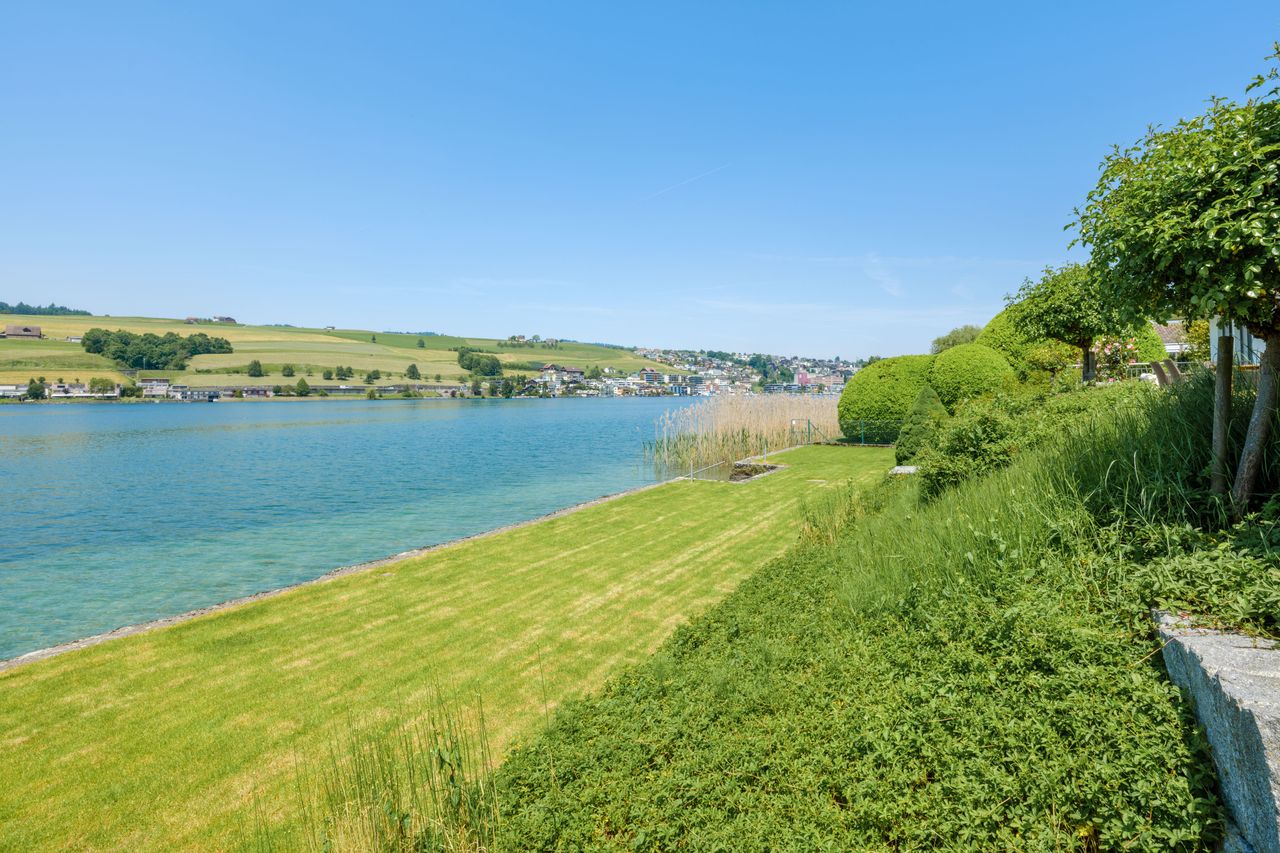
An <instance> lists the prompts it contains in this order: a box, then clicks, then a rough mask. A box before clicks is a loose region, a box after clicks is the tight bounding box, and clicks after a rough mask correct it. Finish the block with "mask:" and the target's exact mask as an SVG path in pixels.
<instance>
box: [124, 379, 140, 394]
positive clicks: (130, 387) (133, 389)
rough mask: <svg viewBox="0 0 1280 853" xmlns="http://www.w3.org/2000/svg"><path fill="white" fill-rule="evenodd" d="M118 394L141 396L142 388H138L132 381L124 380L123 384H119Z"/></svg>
mask: <svg viewBox="0 0 1280 853" xmlns="http://www.w3.org/2000/svg"><path fill="white" fill-rule="evenodd" d="M120 396H121V397H141V396H142V389H141V388H139V387H138V386H137V385H136V384H134V383H133V382H126V383H125V384H124V385H121V386H120Z"/></svg>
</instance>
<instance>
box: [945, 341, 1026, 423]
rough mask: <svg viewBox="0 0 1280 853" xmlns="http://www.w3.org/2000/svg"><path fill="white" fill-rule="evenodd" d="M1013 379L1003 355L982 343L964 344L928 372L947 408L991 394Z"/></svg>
mask: <svg viewBox="0 0 1280 853" xmlns="http://www.w3.org/2000/svg"><path fill="white" fill-rule="evenodd" d="M1013 377H1014V373H1013V369H1012V368H1011V367H1010V366H1009V362H1008V361H1006V360H1005V358H1004V356H1002V355H1001V354H1000V353H998V352H996V351H995V350H993V349H991V348H990V347H985V346H983V345H982V344H961V345H960V346H957V347H952V348H951V349H948V350H945V351H944V352H942V353H941V354H940V355H939V356H938V357H937V359H935V360H934V362H933V367H932V369H931V370H930V371H929V382H930V384H932V385H933V387H934V390H936V391H937V392H938V398H939V399H940V400H942V404H943V405H944V406H946V407H947V408H948V409H952V410H954V409H955V406H956V404H957V403H959V402H960V401H961V400H968V399H969V398H971V397H978V396H981V395H983V394H988V393H990V392H992V391H996V390H998V389H999V388H1001V387H1002V386H1003V385H1004V384H1005V383H1006V382H1007V381H1008V380H1010V379H1012V378H1013Z"/></svg>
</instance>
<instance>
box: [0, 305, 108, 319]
mask: <svg viewBox="0 0 1280 853" xmlns="http://www.w3.org/2000/svg"><path fill="white" fill-rule="evenodd" d="M0 314H43V315H45V316H47V317H92V316H93V315H92V314H90V313H89V312H88V311H81V310H79V309H77V308H68V307H67V306H65V305H55V304H54V303H52V302H50V303H49V304H48V305H28V304H27V303H25V302H18V303H17V304H15V305H10V304H9V303H8V302H0Z"/></svg>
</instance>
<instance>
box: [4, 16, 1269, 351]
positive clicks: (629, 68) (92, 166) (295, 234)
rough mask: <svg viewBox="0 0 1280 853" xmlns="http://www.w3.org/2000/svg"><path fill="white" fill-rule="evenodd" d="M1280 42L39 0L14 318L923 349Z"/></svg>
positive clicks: (1157, 30)
mask: <svg viewBox="0 0 1280 853" xmlns="http://www.w3.org/2000/svg"><path fill="white" fill-rule="evenodd" d="M1278 37H1280V5H1277V4H1276V3H1275V2H1274V0H1270V2H1256V3H1209V2H1191V3H1174V2H1150V3H1122V2H1114V0H1112V2H1108V3H1098V4H1090V3H1053V4H1048V3H1009V4H1006V5H1003V6H995V5H979V4H970V3H939V4H936V5H920V4H911V3H875V4H872V3H865V4H858V3H853V2H841V3H795V2H777V3H696V4H695V3H687V2H681V3H669V4H667V3H657V2H644V3H631V4H625V5H624V4H619V3H601V2H584V3H572V4H571V3H551V2H548V3H525V2H519V3H516V2H512V3H506V4H498V3H488V2H475V0H468V2H461V3H456V4H427V3H417V2H414V3H403V4H391V3H356V2H353V3H349V4H331V3H323V2H307V3H295V4H283V3H264V2H256V1H255V2H245V3H240V2H225V0H220V2H216V3H203V4H196V3H172V2H157V3H153V4H137V3H129V2H121V3H83V4H82V3H74V2H56V3H55V2H46V0H38V2H31V3H27V2H15V0H8V2H5V3H3V4H2V5H0V299H3V300H6V301H16V300H19V299H22V300H26V301H35V300H39V301H40V302H47V301H49V300H56V301H58V302H62V303H67V304H70V305H73V306H77V307H84V308H88V309H90V310H92V311H94V312H96V313H112V314H146V315H161V316H186V315H188V314H199V315H209V314H231V315H234V316H236V317H237V318H238V319H240V320H241V321H245V322H282V323H293V324H297V325H330V324H338V325H349V326H357V327H367V328H372V329H379V330H380V329H408V330H415V331H416V330H435V331H441V332H448V333H457V334H472V335H487V336H506V335H508V334H512V333H525V334H533V333H539V334H543V335H558V336H562V337H571V338H576V339H580V340H589V341H608V342H615V343H622V344H651V345H664V346H682V347H695V348H716V349H732V350H748V351H765V352H777V353H795V354H809V355H823V356H832V355H841V356H844V357H846V358H848V357H854V356H858V355H867V354H872V353H879V354H881V355H891V354H897V353H902V352H911V351H921V350H923V349H925V348H926V347H927V346H928V342H929V340H930V339H932V338H933V337H934V336H936V335H937V334H939V333H941V332H944V331H946V330H947V329H948V328H950V327H952V326H954V325H957V324H960V323H965V322H975V323H982V322H985V320H986V319H987V318H989V317H990V316H991V315H992V314H993V313H994V312H995V311H996V310H998V309H999V307H1000V306H1001V304H1002V297H1003V296H1004V294H1006V293H1008V292H1010V291H1012V290H1014V289H1016V288H1017V286H1018V285H1019V283H1020V282H1021V281H1022V279H1023V277H1024V276H1027V275H1030V274H1033V273H1035V271H1036V270H1038V269H1039V268H1040V267H1042V266H1043V265H1044V264H1046V263H1058V262H1061V261H1063V260H1066V259H1068V258H1069V257H1071V254H1070V253H1069V252H1068V250H1067V243H1068V241H1069V235H1067V234H1065V233H1064V232H1063V230H1062V226H1063V225H1064V224H1065V223H1066V222H1067V221H1068V220H1069V218H1070V213H1071V209H1072V207H1073V206H1074V205H1076V204H1078V203H1079V202H1080V201H1081V199H1082V198H1083V196H1084V194H1085V192H1086V191H1087V190H1088V189H1089V187H1091V186H1092V184H1093V182H1094V179H1095V176H1096V171H1097V164H1098V162H1099V160H1100V159H1101V158H1102V156H1103V155H1104V153H1105V152H1106V150H1107V149H1108V147H1109V146H1110V145H1111V144H1112V143H1117V142H1119V143H1124V142H1129V141H1132V140H1133V139H1135V138H1136V137H1137V136H1138V135H1139V134H1140V133H1141V132H1142V130H1143V128H1144V127H1145V126H1146V124H1147V123H1149V122H1157V123H1167V122H1170V121H1172V120H1176V119H1177V118H1179V117H1181V116H1183V115H1188V114H1191V113H1194V112H1198V111H1199V110H1200V109H1201V106H1202V104H1203V101H1204V99H1205V98H1206V96H1208V95H1209V94H1211V93H1215V92H1216V93H1222V94H1229V95H1237V94H1239V93H1240V91H1241V89H1242V86H1243V85H1244V83H1245V82H1246V81H1247V80H1248V79H1249V78H1250V77H1251V76H1252V75H1253V74H1254V73H1256V72H1257V71H1258V70H1260V69H1261V68H1262V66H1263V61H1262V60H1263V57H1264V56H1265V55H1266V54H1267V53H1269V52H1270V45H1271V42H1272V41H1274V40H1275V39H1276V38H1278Z"/></svg>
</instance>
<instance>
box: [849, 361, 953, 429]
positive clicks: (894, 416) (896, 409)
mask: <svg viewBox="0 0 1280 853" xmlns="http://www.w3.org/2000/svg"><path fill="white" fill-rule="evenodd" d="M933 359H934V357H933V356H931V355H899V356H894V357H893V358H885V359H881V360H880V361H877V362H875V363H874V364H871V365H868V366H867V367H864V368H862V369H861V370H859V371H858V372H857V373H855V374H854V375H853V378H852V379H850V380H849V381H848V382H847V383H845V386H844V393H843V394H841V395H840V403H839V406H838V407H837V412H838V413H839V416H840V429H841V430H842V431H843V432H844V434H845V435H846V436H847V437H849V438H851V439H858V440H868V441H871V440H875V441H876V442H877V443H879V442H888V441H892V440H893V439H894V438H896V437H897V434H898V427H899V425H900V424H901V423H902V420H903V419H904V418H906V416H907V414H908V413H909V412H910V411H911V406H912V405H913V404H914V403H915V401H916V397H917V396H918V395H919V394H920V389H921V388H923V387H924V386H925V383H927V382H928V381H929V368H930V367H931V366H932V365H933ZM869 427H870V428H871V430H872V434H873V435H874V436H875V438H874V439H871V438H868V437H867V436H868V434H867V429H868V428H869Z"/></svg>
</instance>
